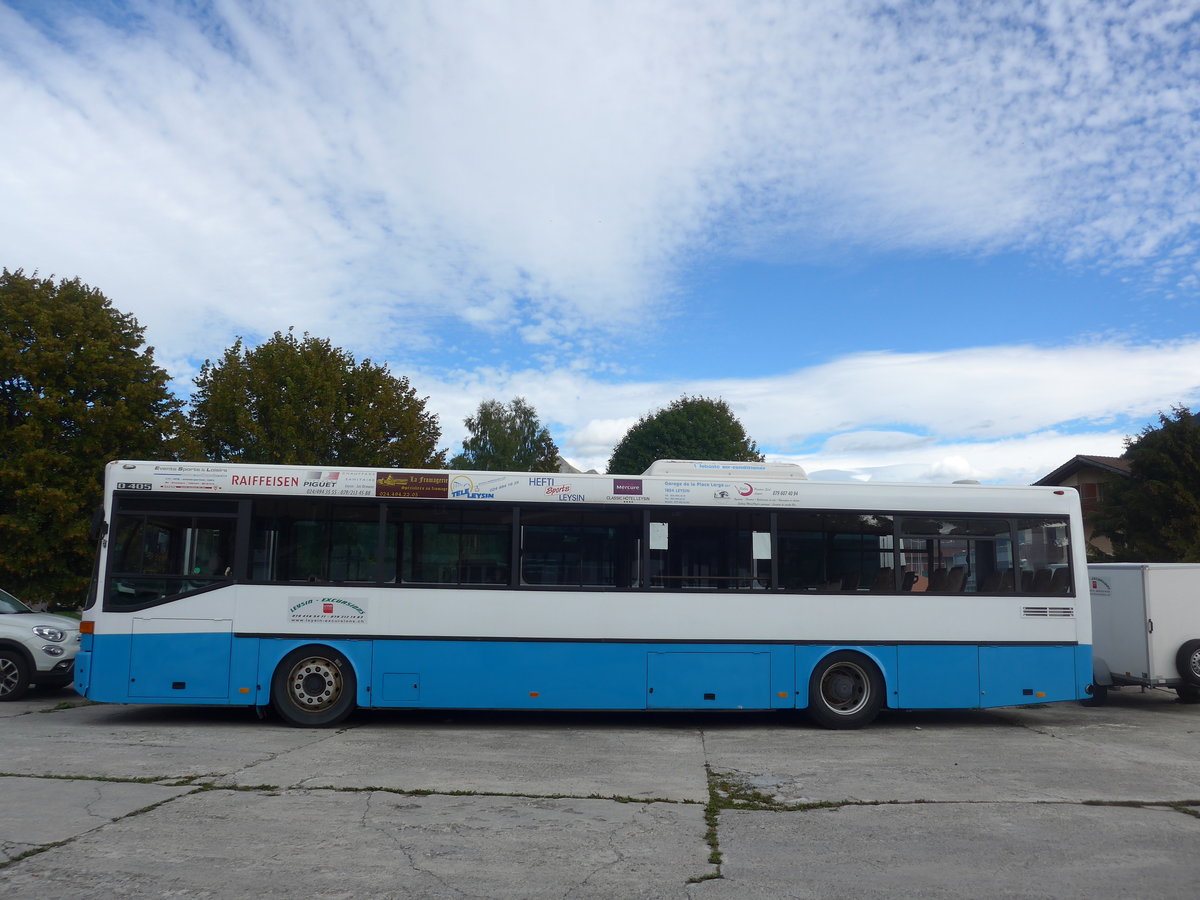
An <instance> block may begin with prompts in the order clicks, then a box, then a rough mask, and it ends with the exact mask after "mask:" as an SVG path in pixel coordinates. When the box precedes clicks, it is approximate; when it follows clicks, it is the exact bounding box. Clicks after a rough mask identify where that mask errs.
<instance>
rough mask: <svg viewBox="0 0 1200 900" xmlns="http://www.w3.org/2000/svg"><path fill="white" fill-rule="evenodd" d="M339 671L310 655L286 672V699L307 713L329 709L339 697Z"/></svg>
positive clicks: (341, 682)
mask: <svg viewBox="0 0 1200 900" xmlns="http://www.w3.org/2000/svg"><path fill="white" fill-rule="evenodd" d="M344 689H345V682H344V681H343V680H342V671H341V669H339V668H338V667H337V666H336V665H335V664H334V663H333V662H332V661H330V660H328V659H326V658H324V657H323V656H310V657H308V658H306V659H302V660H300V661H299V662H298V663H296V664H295V665H294V666H292V670H291V672H289V673H288V697H289V699H290V700H291V701H292V704H293V705H295V706H297V707H298V708H300V709H303V710H306V711H308V712H320V711H322V710H326V709H329V707H331V706H333V705H334V704H335V703H337V702H338V700H339V699H340V698H341V696H342V691H343V690H344Z"/></svg>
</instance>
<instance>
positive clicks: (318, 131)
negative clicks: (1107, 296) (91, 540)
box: [0, 0, 1200, 364]
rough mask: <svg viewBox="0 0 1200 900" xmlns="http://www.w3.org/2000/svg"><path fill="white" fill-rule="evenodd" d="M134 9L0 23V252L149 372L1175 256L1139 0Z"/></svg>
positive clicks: (1169, 179) (1185, 275)
mask: <svg viewBox="0 0 1200 900" xmlns="http://www.w3.org/2000/svg"><path fill="white" fill-rule="evenodd" d="M131 9H132V10H134V11H135V12H136V13H138V14H139V15H140V18H137V17H135V16H133V15H131V16H130V20H131V21H130V22H129V23H126V24H127V27H124V28H119V27H116V26H115V25H114V24H112V20H111V19H110V20H109V21H108V22H107V23H106V22H102V21H101V20H99V19H94V18H90V17H89V15H88V13H87V12H86V11H85V12H82V13H80V12H76V13H72V12H71V10H70V9H69V8H56V7H46V8H44V9H43V10H42V11H41V15H43V16H44V17H45V18H46V20H47V21H49V22H50V23H51V24H50V25H49V26H47V27H45V28H43V27H40V26H37V25H34V24H30V23H29V22H28V21H26V20H25V19H24V18H22V16H21V15H20V14H18V13H17V12H15V11H13V10H11V9H8V8H0V87H2V89H3V90H4V93H5V96H6V111H7V113H8V117H9V121H10V122H13V123H19V128H18V133H19V135H20V139H19V140H11V141H7V142H5V144H4V146H3V148H2V149H0V191H2V193H3V197H4V200H5V208H6V216H5V217H4V223H3V224H0V242H2V243H3V246H4V247H5V249H6V252H7V254H8V258H7V259H6V264H9V265H22V266H25V267H26V268H29V269H32V268H34V267H38V268H40V269H41V270H42V271H43V272H49V271H56V272H58V273H60V274H66V275H75V274H79V275H81V276H83V277H84V278H85V279H86V280H88V281H91V282H92V283H95V284H98V285H102V286H103V287H104V289H105V290H106V292H108V293H109V294H110V295H111V296H116V297H120V298H121V299H122V301H123V303H124V304H125V307H126V308H128V309H129V310H130V311H132V312H134V313H135V314H136V315H137V316H138V317H139V319H140V320H141V321H142V322H143V323H145V324H147V325H148V326H149V327H150V330H151V336H152V338H153V340H154V341H155V343H156V344H158V345H159V346H160V347H161V348H163V351H164V359H165V360H168V361H172V362H175V361H177V362H179V363H181V364H182V363H183V362H184V361H186V360H188V359H200V358H203V357H205V356H211V355H213V354H214V353H216V352H219V350H220V349H221V348H222V347H224V346H226V345H227V344H228V343H229V339H230V337H231V336H232V334H234V333H243V334H246V335H248V336H251V337H255V336H262V335H264V334H269V333H271V332H272V331H274V330H276V329H278V328H286V327H287V326H288V325H296V326H297V327H298V328H299V329H301V330H310V331H312V332H313V333H316V334H322V335H328V336H330V337H331V338H332V339H333V340H334V341H335V342H336V343H339V344H347V345H350V346H354V347H356V348H360V349H361V350H362V352H364V353H368V354H370V355H373V356H376V357H378V356H380V355H381V354H384V353H388V354H391V355H392V356H393V357H395V356H398V355H402V354H403V353H404V352H405V351H406V350H412V349H419V348H429V347H431V346H433V345H434V344H437V343H443V344H445V343H450V344H453V338H450V339H449V340H447V337H446V336H447V335H453V334H454V333H455V323H458V327H460V328H461V327H462V326H464V325H465V326H469V327H470V328H472V329H476V330H482V331H483V332H491V333H502V332H507V331H508V329H510V328H513V329H514V331H513V332H512V333H513V334H515V335H517V336H520V335H524V336H526V337H527V338H529V339H530V340H531V341H532V342H533V343H535V344H536V343H538V342H544V341H545V340H546V338H545V334H546V332H547V331H552V332H555V333H557V334H558V335H559V336H560V337H561V338H562V339H564V340H579V339H581V338H582V337H583V336H585V335H586V334H587V333H589V332H591V331H594V330H599V331H601V332H604V331H606V330H611V329H613V328H618V327H624V328H632V327H642V328H646V327H653V326H650V325H648V323H653V322H656V321H658V320H659V319H660V317H661V313H662V311H663V309H664V305H665V304H666V305H669V304H670V303H671V302H672V289H673V285H674V283H675V279H676V278H677V276H678V274H679V266H680V265H681V264H682V263H683V262H684V261H686V260H688V259H691V258H693V257H694V256H695V255H697V254H704V255H708V254H711V253H713V252H714V251H715V252H717V253H718V254H729V253H734V254H736V253H741V254H748V255H763V254H766V255H769V256H775V255H778V254H781V253H782V254H787V255H806V254H814V253H819V252H823V251H824V250H825V249H827V248H828V247H829V246H830V245H846V244H851V245H853V244H855V243H857V244H862V245H866V246H868V247H871V248H876V249H895V248H900V249H918V250H946V249H950V250H967V251H974V250H991V249H998V248H1001V247H1035V248H1038V249H1039V250H1041V251H1042V252H1050V253H1055V254H1058V255H1060V256H1061V257H1063V258H1066V259H1072V260H1080V261H1082V262H1084V263H1087V264H1092V265H1098V266H1107V265H1126V264H1130V265H1131V264H1135V263H1141V264H1145V265H1148V266H1150V267H1151V270H1152V272H1153V273H1154V274H1155V276H1156V277H1158V278H1159V279H1160V280H1162V281H1163V282H1164V283H1168V284H1170V283H1176V284H1183V285H1185V286H1186V285H1187V284H1189V283H1190V282H1189V280H1188V279H1189V276H1190V275H1191V274H1194V270H1193V267H1194V255H1193V254H1190V253H1183V254H1180V253H1177V252H1175V251H1178V250H1180V249H1181V248H1184V247H1187V246H1190V244H1191V243H1192V236H1193V235H1194V234H1195V230H1196V227H1197V223H1198V222H1200V201H1198V200H1197V199H1196V198H1197V197H1200V191H1198V190H1197V183H1196V182H1197V177H1196V176H1197V171H1196V160H1197V155H1196V153H1195V148H1196V146H1197V145H1198V143H1200V120H1198V119H1197V117H1196V116H1195V115H1194V111H1195V110H1196V109H1197V108H1200V77H1198V76H1200V55H1198V54H1195V53H1193V52H1190V48H1191V47H1193V46H1194V44H1195V40H1196V36H1197V31H1198V29H1200V24H1198V23H1197V20H1196V18H1195V17H1194V16H1192V15H1191V14H1190V13H1189V11H1188V10H1187V9H1185V8H1184V7H1181V6H1180V5H1179V4H1176V3H1170V2H1165V0H1164V2H1139V3H1135V4H1115V3H1108V4H1104V7H1103V13H1102V14H1100V13H1099V12H1098V11H1097V9H1096V5H1095V4H1083V5H1073V4H1052V5H1049V6H1043V5H1041V4H1026V3H1017V2H1013V3H996V4H987V5H984V6H981V5H978V4H969V3H962V4H956V3H941V4H926V3H901V4H874V3H843V2H840V0H839V2H833V0H827V2H814V3H805V4H777V3H770V2H763V3H745V4H738V5H736V6H730V5H729V4H727V3H721V2H712V3H669V2H663V3H655V4H639V3H616V4H612V3H600V2H595V3H589V2H579V3H570V4H563V3H555V2H544V3H536V2H529V3H519V4H517V3H513V4H482V3H479V4H476V3H465V2H464V3H430V4H420V3H406V4H395V3H390V2H377V3H364V4H359V5H355V6H353V7H351V6H343V5H338V4H326V3H316V2H298V3H292V2H287V3H284V2H267V3H263V4H261V5H256V6H245V5H242V4H239V3H233V2H221V3H217V4H216V5H215V6H214V7H212V8H211V9H210V10H207V11H204V12H197V11H195V10H193V9H192V8H191V7H190V6H188V5H181V6H178V7H161V6H160V5H158V4H153V3H149V2H146V3H132V4H131ZM135 19H136V20H135ZM48 35H50V36H48ZM639 323H640V325H639Z"/></svg>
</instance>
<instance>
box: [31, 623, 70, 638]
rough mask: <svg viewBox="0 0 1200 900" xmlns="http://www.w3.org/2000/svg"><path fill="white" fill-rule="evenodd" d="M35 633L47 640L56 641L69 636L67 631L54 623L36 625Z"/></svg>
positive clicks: (34, 627)
mask: <svg viewBox="0 0 1200 900" xmlns="http://www.w3.org/2000/svg"><path fill="white" fill-rule="evenodd" d="M33 633H34V634H36V635H37V636H38V637H40V638H44V639H46V640H47V641H55V642H59V641H62V640H63V639H64V638H65V637H66V636H67V633H66V632H65V631H63V630H62V629H61V628H55V627H53V626H52V625H34V626H33Z"/></svg>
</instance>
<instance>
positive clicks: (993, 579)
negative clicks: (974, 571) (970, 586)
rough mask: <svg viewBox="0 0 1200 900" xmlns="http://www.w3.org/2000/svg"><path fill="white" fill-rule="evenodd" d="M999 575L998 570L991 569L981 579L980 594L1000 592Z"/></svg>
mask: <svg viewBox="0 0 1200 900" xmlns="http://www.w3.org/2000/svg"><path fill="white" fill-rule="evenodd" d="M1001 577H1002V576H1001V574H1000V570H999V569H992V571H990V572H988V574H987V577H986V578H985V579H983V583H982V584H981V585H980V586H979V590H980V592H981V593H985V594H990V593H991V592H992V591H998V590H1000V579H1001Z"/></svg>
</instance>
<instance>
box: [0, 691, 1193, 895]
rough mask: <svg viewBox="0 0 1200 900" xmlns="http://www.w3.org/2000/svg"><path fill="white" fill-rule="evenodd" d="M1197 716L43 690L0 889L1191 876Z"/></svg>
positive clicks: (996, 886)
mask: <svg viewBox="0 0 1200 900" xmlns="http://www.w3.org/2000/svg"><path fill="white" fill-rule="evenodd" d="M75 704H80V705H75ZM56 707H62V708H56ZM1198 734H1200V706H1187V705H1183V704H1179V703H1177V702H1175V700H1174V695H1172V694H1165V693H1163V694H1158V693H1150V694H1141V693H1138V692H1121V693H1118V694H1114V695H1112V697H1111V701H1110V704H1109V705H1108V706H1107V707H1103V708H1099V709H1086V708H1083V707H1080V706H1078V705H1076V704H1061V705H1055V706H1044V707H1033V708H1020V709H1005V710H994V711H989V712H982V711H972V712H953V713H943V712H925V713H885V714H884V715H883V716H881V717H880V719H879V720H878V722H877V723H876V724H875V725H873V726H872V727H870V728H868V729H866V730H863V731H857V732H827V731H822V730H820V729H816V728H814V727H812V726H810V725H808V724H807V722H805V720H804V719H803V718H802V717H795V716H786V715H785V716H778V715H764V714H732V715H712V714H695V715H688V714H674V715H660V714H636V715H635V714H583V713H565V714H551V713H542V714H528V713H505V714H501V713H460V712H430V711H424V712H360V713H358V714H356V715H355V716H354V717H353V718H352V719H351V720H350V721H349V722H347V723H346V725H345V726H344V727H342V728H339V729H336V730H332V731H306V730H297V729H290V728H286V727H282V726H280V725H279V724H278V723H275V722H271V721H266V722H261V721H259V720H258V719H257V718H256V717H255V715H254V714H253V713H252V712H249V711H245V710H230V709H216V708H191V707H135V706H129V707H121V706H100V705H87V704H83V702H82V701H81V700H80V699H79V698H78V697H76V696H75V695H74V694H72V693H71V692H69V691H61V692H48V693H44V694H35V695H33V696H31V697H30V698H28V699H25V700H22V701H17V702H16V703H6V704H0V748H2V749H0V810H2V813H0V896H4V897H6V898H7V897H13V898H21V897H31V898H32V897H37V898H55V897H72V898H75V897H101V896H104V897H109V896H119V897H167V896H170V897H206V898H209V897H241V896H247V895H259V896H263V897H283V896H289V897H290V896H297V895H301V896H310V897H355V898H360V897H480V898H483V897H568V896H569V897H573V898H574V897H692V898H709V897H714V898H725V897H735V896H736V897H738V898H754V897H763V898H767V897H805V898H808V897H850V896H855V897H959V896H971V897H1043V896H1044V897H1055V898H1064V897H1087V898H1089V900H1095V898H1103V897H1113V898H1117V897H1121V898H1126V897H1155V898H1173V897H1181V898H1182V897H1188V898H1191V897H1193V896H1194V894H1195V883H1196V880H1197V875H1198V874H1200V862H1198V860H1200V753H1198V752H1197V749H1196V748H1197V735H1198Z"/></svg>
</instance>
